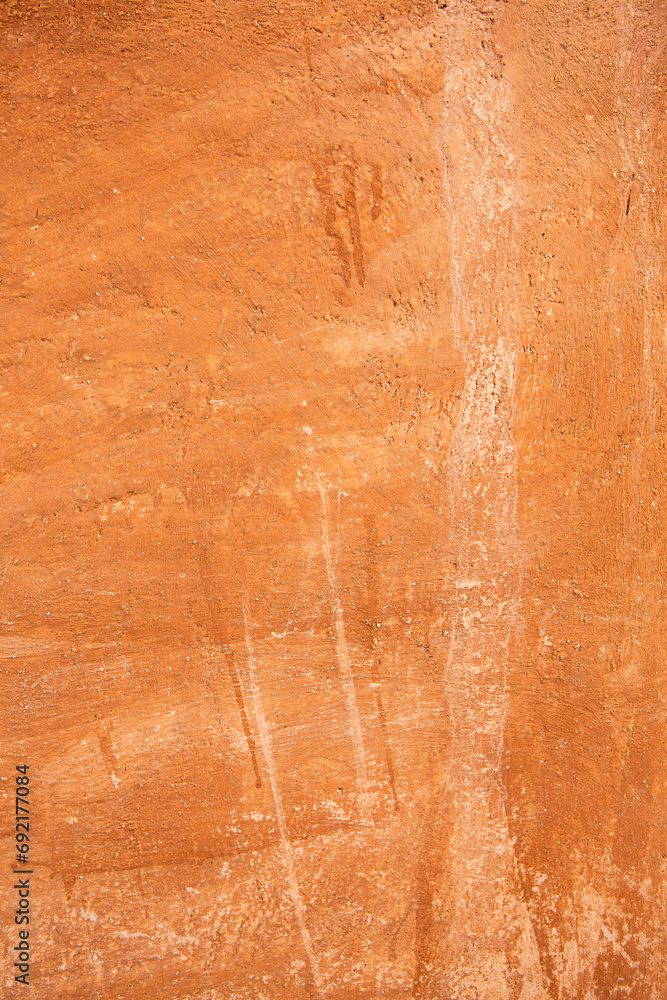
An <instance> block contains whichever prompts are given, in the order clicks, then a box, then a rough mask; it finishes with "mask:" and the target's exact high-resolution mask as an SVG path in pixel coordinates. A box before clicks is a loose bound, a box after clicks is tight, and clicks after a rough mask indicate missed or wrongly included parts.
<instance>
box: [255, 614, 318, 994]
mask: <svg viewBox="0 0 667 1000" xmlns="http://www.w3.org/2000/svg"><path fill="white" fill-rule="evenodd" d="M243 618H244V622H245V644H246V652H247V656H248V674H249V677H250V692H251V695H252V704H253V709H254V711H255V718H256V720H257V732H258V734H259V742H260V744H261V747H262V753H263V755H264V761H265V763H266V770H267V772H268V775H269V784H270V785H271V794H272V795H273V804H274V808H275V810H276V819H277V822H278V830H279V833H280V840H281V843H282V847H283V856H284V860H285V869H286V871H287V882H288V885H289V893H290V896H291V898H292V905H293V906H294V912H295V914H296V919H297V923H298V924H299V930H300V931H301V940H302V941H303V947H304V950H305V952H306V955H307V956H308V961H309V963H310V968H311V972H312V975H313V980H314V982H315V986H316V987H317V991H318V993H319V994H320V996H321V995H323V989H324V987H323V980H322V975H321V973H320V970H319V965H318V961H317V956H316V955H315V952H314V950H313V944H312V941H311V939H310V932H309V930H308V924H307V923H306V912H305V909H304V906H303V900H302V899H301V892H300V891H299V882H298V879H297V877H296V869H295V866H294V852H293V851H292V845H291V843H290V840H289V836H288V833H287V824H286V823H285V810H284V808H283V800H282V796H281V794H280V786H279V784H278V772H277V770H276V764H275V760H274V758H273V750H272V748H271V736H270V734H269V729H268V726H267V724H266V717H265V715H264V709H263V707H262V695H261V691H260V688H259V682H258V680H257V666H256V663H255V652H254V649H253V645H252V640H251V638H250V629H249V626H248V609H247V607H244V609H243Z"/></svg>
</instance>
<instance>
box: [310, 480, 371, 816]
mask: <svg viewBox="0 0 667 1000" xmlns="http://www.w3.org/2000/svg"><path fill="white" fill-rule="evenodd" d="M316 478H317V485H318V488H319V491H320V496H321V497H322V535H323V537H322V551H323V552H324V561H325V563H326V567H327V577H328V579H329V589H330V591H331V610H332V612H333V618H334V627H335V630H336V652H337V655H338V665H339V667H340V674H341V680H342V683H343V691H344V694H345V702H346V705H347V714H348V719H349V723H350V735H351V737H352V747H353V751H354V769H355V774H356V779H357V795H358V800H359V812H360V813H361V819H362V822H363V823H364V824H365V825H367V826H372V825H373V820H372V818H371V814H370V808H369V804H368V774H367V771H366V753H365V750H364V734H363V731H362V728H361V716H360V715H359V706H358V704H357V694H356V691H355V687H354V677H353V676H352V665H351V663H350V651H349V648H348V645H347V638H346V636H345V621H344V619H343V606H342V605H341V603H340V597H339V596H338V581H337V579H336V568H335V566H334V559H333V554H332V551H331V539H330V538H329V514H328V510H327V498H326V494H325V492H324V487H323V486H322V482H321V480H320V478H319V476H317V477H316Z"/></svg>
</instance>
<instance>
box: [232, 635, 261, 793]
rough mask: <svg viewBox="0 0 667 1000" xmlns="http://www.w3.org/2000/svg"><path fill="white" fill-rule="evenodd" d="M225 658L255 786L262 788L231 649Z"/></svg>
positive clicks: (253, 741) (253, 743)
mask: <svg viewBox="0 0 667 1000" xmlns="http://www.w3.org/2000/svg"><path fill="white" fill-rule="evenodd" d="M225 658H226V660H227V670H228V671H229V678H230V680H231V682H232V687H233V688H234V694H235V695H236V704H237V705H238V706H239V712H240V713H241V725H242V726H243V732H244V733H245V738H246V741H247V743H248V751H249V753H250V759H251V761H252V767H253V771H254V772H255V786H256V787H257V788H261V787H262V777H261V775H260V773H259V767H258V765H257V755H256V753H255V739H254V737H253V735H252V733H251V732H250V725H249V724H248V716H247V714H246V710H245V702H244V700H243V689H242V687H241V680H240V678H239V675H238V673H237V671H236V667H235V665H234V654H233V652H232V651H231V649H227V650H226V651H225Z"/></svg>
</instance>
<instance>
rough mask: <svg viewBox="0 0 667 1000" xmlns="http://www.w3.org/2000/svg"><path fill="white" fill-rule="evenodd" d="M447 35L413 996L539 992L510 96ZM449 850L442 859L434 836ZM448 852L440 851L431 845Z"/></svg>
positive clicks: (482, 998) (464, 31)
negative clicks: (434, 583)
mask: <svg viewBox="0 0 667 1000" xmlns="http://www.w3.org/2000/svg"><path fill="white" fill-rule="evenodd" d="M452 16H453V18H454V23H453V25H452V35H451V37H448V39H447V47H446V48H447V52H446V59H447V73H446V79H447V87H446V91H445V94H446V110H445V114H444V118H443V123H442V135H441V153H442V155H443V158H444V161H445V166H446V186H445V203H446V209H447V213H448V216H449V219H450V239H451V271H450V280H451V286H452V293H453V301H452V315H451V321H452V327H453V332H454V339H455V345H456V347H457V348H458V350H459V351H461V353H462V355H463V360H464V365H465V381H464V387H463V393H462V398H461V403H460V408H459V413H458V418H457V421H456V424H455V427H454V433H453V437H452V440H451V444H450V450H449V455H448V464H447V470H446V473H447V502H448V505H449V507H450V511H451V526H452V527H451V534H450V538H449V555H450V559H451V561H452V562H453V564H454V565H455V566H456V575H455V577H454V578H453V579H452V580H451V590H450V594H449V615H450V622H449V627H450V629H451V633H452V638H451V643H450V648H449V652H448V656H447V664H446V667H445V698H446V703H447V706H448V710H449V719H450V738H451V743H450V748H449V754H450V762H449V768H448V773H447V776H446V780H445V783H444V788H443V793H442V794H443V795H444V799H445V802H446V805H444V806H443V807H441V808H440V812H439V813H434V814H432V815H431V817H430V819H429V824H430V828H429V830H428V833H427V840H428V845H429V846H428V847H427V854H428V860H429V862H430V863H431V864H437V868H436V872H437V874H436V875H435V878H434V879H433V883H434V884H432V885H427V884H426V883H424V885H423V886H422V889H421V893H420V904H419V914H418V921H417V932H416V933H417V939H416V943H415V944H416V970H415V983H414V994H415V996H418V997H423V998H436V997H441V996H447V997H450V998H451V1000H458V998H463V997H468V996H476V997H478V998H479V1000H498V998H501V997H502V998H509V997H519V996H521V997H522V998H524V1000H526V998H527V997H531V998H535V1000H536V998H538V997H544V996H545V993H544V988H543V984H542V975H541V969H540V963H539V953H538V949H537V945H536V941H535V936H534V933H533V929H532V925H531V921H530V916H529V913H528V909H527V907H526V904H525V902H524V900H523V897H522V893H521V888H520V884H519V880H518V872H517V866H516V860H515V857H514V852H513V847H512V843H511V840H510V835H509V830H508V824H507V817H506V813H505V791H504V788H503V783H502V769H501V762H502V753H503V733H504V727H505V717H506V703H507V698H506V673H507V667H508V659H509V646H510V641H511V637H512V634H513V631H514V630H515V628H516V626H517V605H518V599H519V596H520V588H521V554H520V547H519V541H518V529H517V511H516V507H517V450H516V444H515V441H514V438H513V435H512V423H513V416H514V388H515V367H516V358H515V354H516V350H517V347H516V344H517V339H518V338H517V319H518V317H517V310H518V307H517V304H516V299H517V295H516V287H515V278H514V273H515V268H516V246H515V240H516V228H517V208H518V185H517V171H516V168H515V154H514V152H513V143H512V128H511V121H512V115H511V94H510V93H509V88H508V86H507V84H506V83H505V81H504V80H503V78H502V74H501V73H500V72H498V66H497V65H496V62H495V56H494V54H493V52H494V50H493V46H492V45H491V44H490V43H489V41H488V39H487V38H486V28H485V24H484V20H483V18H481V17H480V16H479V15H478V14H477V13H476V12H475V9H474V8H473V7H471V6H470V5H467V4H465V5H458V6H457V7H456V8H455V9H454V11H453V14H452ZM443 844H444V845H448V849H447V855H446V857H445V858H444V859H443V861H442V862H440V861H439V859H438V858H437V854H438V847H439V845H443ZM440 850H442V848H440Z"/></svg>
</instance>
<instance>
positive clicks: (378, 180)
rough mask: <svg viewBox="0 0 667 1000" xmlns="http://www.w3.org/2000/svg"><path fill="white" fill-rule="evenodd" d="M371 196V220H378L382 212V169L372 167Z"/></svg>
mask: <svg viewBox="0 0 667 1000" xmlns="http://www.w3.org/2000/svg"><path fill="white" fill-rule="evenodd" d="M371 195H372V196H373V204H372V206H371V219H373V220H375V219H379V218H380V214H381V212H382V201H383V199H384V195H383V192H382V167H381V166H377V165H376V166H374V167H373V173H372V175H371Z"/></svg>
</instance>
